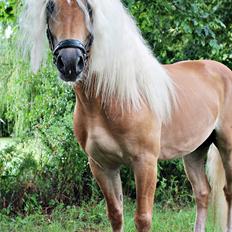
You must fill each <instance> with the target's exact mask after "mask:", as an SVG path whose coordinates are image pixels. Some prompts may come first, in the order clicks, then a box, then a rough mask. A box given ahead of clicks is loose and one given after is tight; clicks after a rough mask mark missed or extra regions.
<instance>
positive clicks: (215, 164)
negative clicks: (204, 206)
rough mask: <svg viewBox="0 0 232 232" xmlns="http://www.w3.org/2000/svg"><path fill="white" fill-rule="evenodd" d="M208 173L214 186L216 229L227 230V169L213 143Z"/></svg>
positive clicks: (212, 186) (208, 160) (213, 205)
mask: <svg viewBox="0 0 232 232" xmlns="http://www.w3.org/2000/svg"><path fill="white" fill-rule="evenodd" d="M207 174H208V178H209V182H210V186H211V188H212V193H211V194H212V195H211V201H212V209H213V220H214V224H215V225H217V226H216V227H215V228H217V229H216V231H217V232H218V231H226V223H227V212H228V206H227V203H226V199H225V195H224V191H223V188H224V186H225V182H226V181H225V170H224V167H223V164H222V160H221V156H220V154H219V151H218V149H217V148H216V147H215V146H214V145H211V147H210V149H209V152H208V159H207Z"/></svg>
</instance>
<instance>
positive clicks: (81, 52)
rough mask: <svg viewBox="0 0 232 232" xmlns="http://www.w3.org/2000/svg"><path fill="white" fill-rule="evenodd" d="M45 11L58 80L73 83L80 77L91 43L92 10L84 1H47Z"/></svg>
mask: <svg viewBox="0 0 232 232" xmlns="http://www.w3.org/2000/svg"><path fill="white" fill-rule="evenodd" d="M86 4H87V3H86ZM46 14H47V36H48V40H49V44H50V48H51V50H52V52H53V56H54V63H55V65H56V67H57V69H58V70H59V73H60V77H61V79H63V80H64V81H71V82H75V81H77V80H78V79H80V77H81V76H82V72H83V71H84V68H85V64H86V61H87V59H88V52H89V49H90V46H91V42H92V35H91V32H90V29H89V26H88V23H89V22H90V14H91V9H90V8H89V6H88V5H85V3H84V1H83V2H82V1H77V0H50V1H48V3H47V12H46Z"/></svg>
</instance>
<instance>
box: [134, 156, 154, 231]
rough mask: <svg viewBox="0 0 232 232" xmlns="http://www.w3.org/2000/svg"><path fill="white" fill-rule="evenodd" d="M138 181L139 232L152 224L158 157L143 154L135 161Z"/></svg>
mask: <svg viewBox="0 0 232 232" xmlns="http://www.w3.org/2000/svg"><path fill="white" fill-rule="evenodd" d="M133 169H134V175H135V182H136V203H137V205H136V212H135V225H136V229H137V231H138V232H147V231H149V230H150V228H151V224H152V209H153V202H154V194H155V189H156V181H157V157H155V156H154V155H153V154H150V153H148V154H141V155H140V156H139V157H136V159H135V160H134V161H133Z"/></svg>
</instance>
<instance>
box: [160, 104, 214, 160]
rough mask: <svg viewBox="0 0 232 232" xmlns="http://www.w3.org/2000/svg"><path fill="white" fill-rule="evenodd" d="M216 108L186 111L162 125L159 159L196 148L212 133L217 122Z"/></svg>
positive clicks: (170, 157)
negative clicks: (167, 123) (169, 122)
mask: <svg viewBox="0 0 232 232" xmlns="http://www.w3.org/2000/svg"><path fill="white" fill-rule="evenodd" d="M217 117H218V110H217V107H215V108H214V110H212V111H211V110H209V108H208V109H206V108H202V109H199V110H198V111H195V113H194V112H191V111H188V112H187V113H185V114H182V115H181V116H180V117H178V119H176V120H175V121H173V122H172V123H171V124H170V125H167V126H166V127H163V129H162V136H161V153H160V159H172V158H177V157H182V156H184V155H187V154H189V153H191V152H193V151H194V150H196V149H197V148H198V147H199V146H200V145H201V144H202V143H203V142H204V141H205V140H206V139H207V138H208V137H209V136H210V134H211V133H212V131H213V130H214V129H215V127H216V124H217Z"/></svg>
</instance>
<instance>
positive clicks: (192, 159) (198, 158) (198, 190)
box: [184, 146, 210, 232]
mask: <svg viewBox="0 0 232 232" xmlns="http://www.w3.org/2000/svg"><path fill="white" fill-rule="evenodd" d="M208 149H209V146H205V147H203V146H201V147H199V148H198V149H197V150H195V151H194V152H192V153H191V154H189V155H187V156H185V157H184V165H185V171H186V174H187V176H188V179H189V181H190V183H191V185H192V189H193V192H194V195H195V199H196V205H197V212H196V213H197V215H196V221H195V230H194V231H195V232H204V231H205V223H206V218H207V209H208V198H209V193H210V186H209V183H208V180H207V177H206V174H205V157H206V154H207V151H208Z"/></svg>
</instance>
